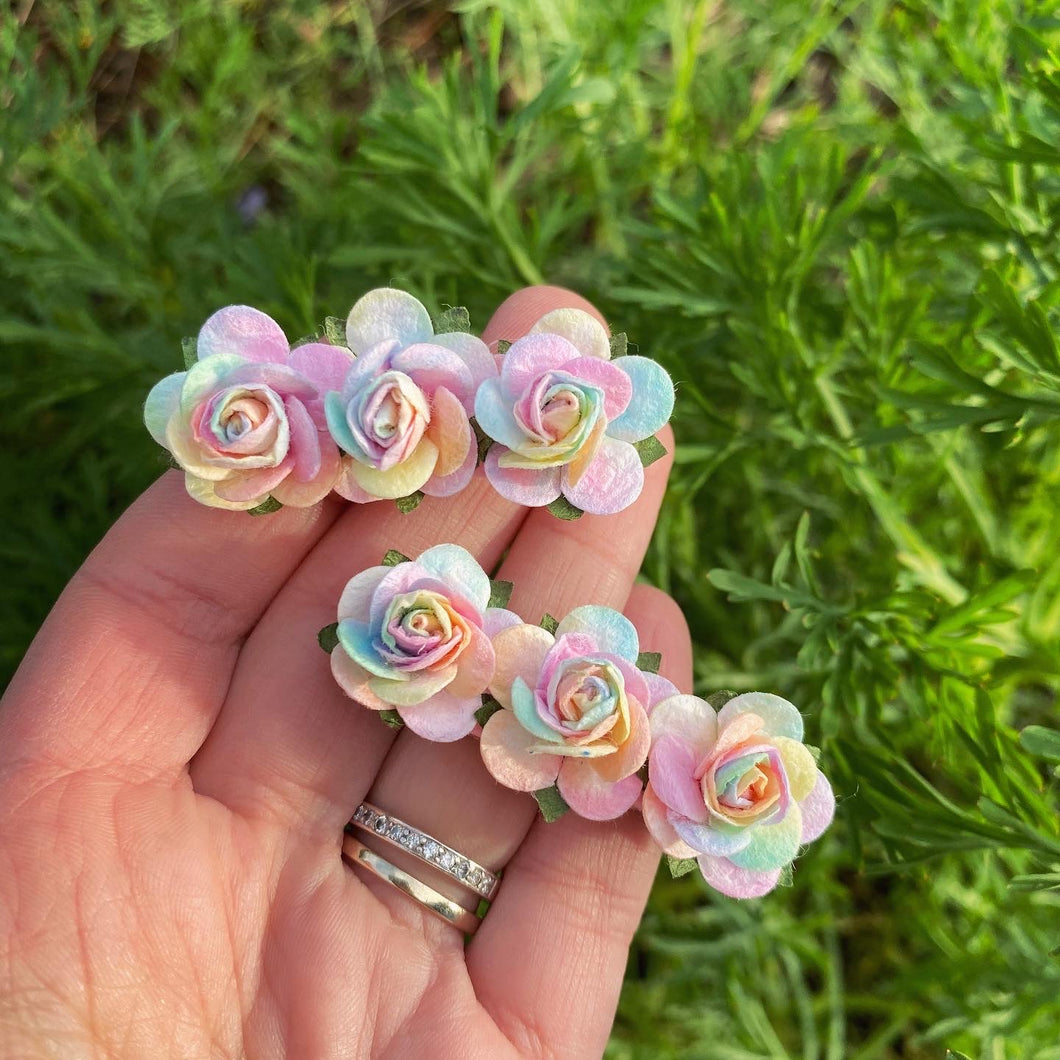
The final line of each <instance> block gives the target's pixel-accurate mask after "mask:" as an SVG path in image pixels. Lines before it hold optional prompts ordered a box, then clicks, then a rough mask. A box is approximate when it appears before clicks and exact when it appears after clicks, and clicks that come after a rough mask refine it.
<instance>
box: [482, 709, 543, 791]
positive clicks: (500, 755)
mask: <svg viewBox="0 0 1060 1060" xmlns="http://www.w3.org/2000/svg"><path fill="white" fill-rule="evenodd" d="M536 742H537V741H536V738H535V737H534V736H533V735H532V734H531V733H529V732H527V731H526V729H524V728H523V727H522V726H521V725H520V724H519V722H518V721H517V720H516V718H515V715H514V714H512V712H511V711H510V710H498V711H497V713H496V714H494V715H493V717H491V718H490V719H489V721H487V722H486V724H485V725H484V726H483V729H482V737H481V740H480V742H479V748H480V750H481V752H482V761H483V762H484V763H485V765H486V768H487V769H488V770H489V771H490V774H491V775H492V777H493V779H494V780H496V781H497V782H498V783H499V784H503V785H504V786H505V787H506V788H511V789H512V790H513V791H540V789H541V788H547V787H551V786H552V785H553V784H554V783H555V782H556V777H558V776H559V768H560V765H561V764H562V759H561V758H559V757H558V756H557V755H543V754H531V753H530V751H529V750H528V748H529V747H530V746H531V745H532V744H534V743H536Z"/></svg>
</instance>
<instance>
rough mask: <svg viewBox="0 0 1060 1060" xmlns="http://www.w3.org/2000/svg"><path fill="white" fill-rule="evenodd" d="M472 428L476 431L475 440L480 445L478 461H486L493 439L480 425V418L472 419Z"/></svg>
mask: <svg viewBox="0 0 1060 1060" xmlns="http://www.w3.org/2000/svg"><path fill="white" fill-rule="evenodd" d="M471 429H472V430H473V431H474V432H475V442H476V444H477V446H478V462H479V463H480V464H482V463H485V461H486V454H487V453H488V452H489V450H490V446H491V445H493V439H492V438H491V437H490V436H489V435H488V434H487V433H486V432H485V431H484V430H483V429H482V428H481V427H480V426H479V425H478V420H475V419H473V420H472V421H471Z"/></svg>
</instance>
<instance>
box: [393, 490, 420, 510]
mask: <svg viewBox="0 0 1060 1060" xmlns="http://www.w3.org/2000/svg"><path fill="white" fill-rule="evenodd" d="M423 497H424V493H423V491H422V490H416V492H415V493H410V494H409V495H408V496H407V497H398V499H397V500H396V501H394V503H395V504H396V505H397V510H398V511H399V512H401V514H402V515H408V514H409V512H414V511H415V510H416V509H417V508H418V507H419V506H420V501H422V500H423Z"/></svg>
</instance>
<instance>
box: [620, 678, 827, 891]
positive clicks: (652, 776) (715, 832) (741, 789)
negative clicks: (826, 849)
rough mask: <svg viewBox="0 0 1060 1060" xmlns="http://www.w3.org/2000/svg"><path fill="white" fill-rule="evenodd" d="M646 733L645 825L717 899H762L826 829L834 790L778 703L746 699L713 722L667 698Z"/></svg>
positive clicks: (762, 696) (683, 701)
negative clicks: (694, 868) (688, 863)
mask: <svg viewBox="0 0 1060 1060" xmlns="http://www.w3.org/2000/svg"><path fill="white" fill-rule="evenodd" d="M651 734H652V746H651V755H650V757H649V760H648V762H649V764H648V786H647V787H646V788H645V790H644V799H643V803H642V805H641V810H642V812H643V814H644V821H645V823H646V824H647V826H648V830H649V831H650V832H651V834H652V835H653V836H654V838H655V840H656V842H658V843H659V845H660V846H661V847H662V848H663V850H664V851H665V852H666V853H667V854H670V855H671V856H672V857H676V858H696V860H697V861H698V863H699V868H700V870H701V871H702V873H703V876H704V878H705V879H706V881H707V883H709V884H710V885H711V886H712V887H714V888H716V889H717V890H719V891H721V893H722V894H726V895H729V896H730V897H732V898H757V897H758V896H760V895H763V894H766V893H768V892H769V891H771V890H772V889H773V888H774V887H775V886H776V885H777V882H778V880H779V879H780V874H781V871H782V870H783V869H784V868H785V867H786V866H788V865H790V864H791V862H792V860H793V859H794V858H795V855H796V853H797V852H798V849H799V846H800V845H802V844H804V843H809V842H811V841H812V840H814V839H816V838H817V837H818V836H819V835H820V834H821V833H822V832H823V831H824V830H825V829H826V828H827V827H828V825H829V824H830V823H831V820H832V816H833V814H834V812H835V797H834V796H833V794H832V788H831V786H830V785H829V783H828V780H827V779H826V778H825V775H824V774H823V773H822V772H821V771H820V770H819V769H818V768H817V764H816V762H815V761H814V758H813V755H812V754H811V753H810V752H809V750H808V749H807V748H806V747H805V746H804V745H803V742H802V735H803V728H802V715H801V714H799V712H798V711H797V710H796V709H795V707H794V706H792V704H791V703H789V702H788V701H787V700H786V699H781V697H780V696H774V695H771V694H769V693H767V692H747V693H745V694H744V695H740V696H735V697H734V698H733V699H730V700H729V701H728V702H727V703H726V704H725V705H724V706H723V707H722V708H721V710H720V711H718V712H716V713H715V711H714V708H713V707H712V706H711V705H710V704H709V703H707V702H706V700H703V699H700V698H698V697H697V696H686V695H677V696H673V697H671V698H669V699H665V700H663V701H662V702H661V703H659V704H658V705H657V706H656V707H655V709H654V711H653V712H652V716H651Z"/></svg>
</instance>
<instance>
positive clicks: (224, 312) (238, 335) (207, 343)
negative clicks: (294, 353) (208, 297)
mask: <svg viewBox="0 0 1060 1060" xmlns="http://www.w3.org/2000/svg"><path fill="white" fill-rule="evenodd" d="M195 349H196V352H197V354H198V356H199V360H202V359H203V358H204V357H212V356H213V355H214V354H215V353H234V354H238V355H239V356H240V357H242V358H243V359H244V360H247V361H274V362H275V363H277V364H284V363H285V362H286V361H287V354H288V351H289V350H290V346H289V345H288V343H287V336H286V335H284V333H283V329H282V328H281V327H280V325H279V324H277V323H276V321H275V320H273V319H272V317H270V316H267V315H266V314H265V313H263V312H261V310H260V309H254V308H252V307H251V306H248V305H230V306H225V308H224V309H218V310H217V312H216V313H214V314H213V316H211V317H210V318H209V319H208V320H207V321H206V323H205V324H203V326H202V327H201V328H200V329H199V337H198V339H197V340H196V343H195Z"/></svg>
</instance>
